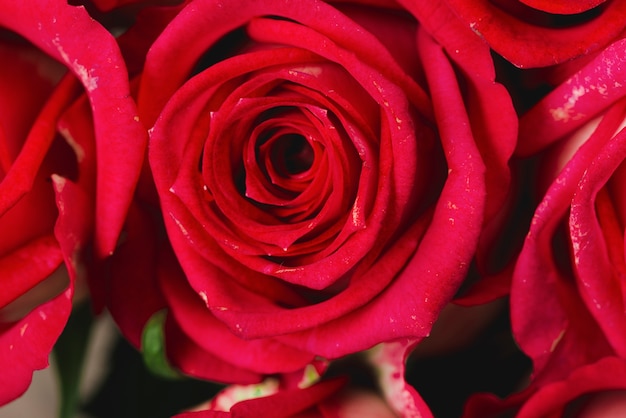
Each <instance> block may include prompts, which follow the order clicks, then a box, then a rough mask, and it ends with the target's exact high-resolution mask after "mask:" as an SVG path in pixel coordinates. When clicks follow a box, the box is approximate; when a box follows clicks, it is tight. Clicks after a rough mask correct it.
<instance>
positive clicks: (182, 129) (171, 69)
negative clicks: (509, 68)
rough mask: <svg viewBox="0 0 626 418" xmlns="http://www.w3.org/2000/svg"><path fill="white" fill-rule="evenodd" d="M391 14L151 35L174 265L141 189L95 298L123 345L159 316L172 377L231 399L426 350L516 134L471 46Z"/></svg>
mask: <svg viewBox="0 0 626 418" xmlns="http://www.w3.org/2000/svg"><path fill="white" fill-rule="evenodd" d="M368 3H371V2H368ZM374 3H375V2H374ZM407 3H410V4H407V5H406V6H403V7H395V8H393V9H389V8H387V7H384V6H383V5H382V4H378V5H365V4H359V3H358V2H357V3H354V4H342V5H341V6H337V7H335V6H333V5H329V4H327V3H325V2H319V1H314V0H307V1H299V2H297V3H285V2H282V1H274V0H262V1H255V2H246V1H229V2H215V1H195V2H192V3H190V4H188V5H187V6H185V7H184V8H183V9H182V10H181V11H180V13H178V14H177V15H176V17H174V18H173V20H172V21H171V22H170V23H169V25H168V26H167V27H166V28H165V29H164V30H163V32H162V33H161V34H160V35H159V36H158V38H157V39H156V41H155V42H154V43H153V44H152V45H151V47H150V51H149V53H148V54H147V56H146V59H145V66H144V67H143V70H142V71H141V73H140V75H139V79H138V80H137V83H138V105H139V111H140V116H141V118H142V120H143V121H144V123H146V126H148V127H149V128H150V144H149V164H150V170H151V173H152V176H153V177H154V182H155V184H156V190H157V193H158V198H159V201H160V212H161V214H162V217H163V221H164V223H165V227H166V231H167V236H168V238H169V241H170V242H171V247H172V248H171V249H170V248H169V245H170V244H168V243H167V242H166V241H165V240H164V239H163V235H160V232H159V230H158V229H155V227H154V226H153V225H154V224H153V223H152V222H153V220H152V219H150V218H149V217H148V216H154V222H156V223H158V222H159V220H158V214H159V212H157V211H156V210H155V207H156V203H157V202H156V201H155V198H154V196H152V195H151V192H150V188H149V187H147V184H148V182H147V181H146V182H145V183H144V182H142V183H141V186H140V188H139V192H138V195H137V200H136V201H135V205H134V206H133V209H132V210H131V213H130V217H129V222H128V223H127V234H126V235H125V239H124V242H123V243H122V244H121V246H120V248H119V249H118V252H117V254H116V255H115V256H114V259H113V260H112V262H113V263H112V274H111V278H110V283H109V290H108V291H109V296H108V299H109V302H108V303H109V307H110V309H111V312H112V313H113V316H114V317H115V319H116V321H117V322H118V323H119V325H120V328H121V329H122V330H123V332H124V333H125V335H126V336H127V337H128V338H129V339H130V340H131V342H133V343H134V344H135V345H136V346H139V345H140V339H141V332H142V330H143V327H144V325H145V323H146V321H147V320H148V318H150V317H151V316H152V315H153V314H154V313H155V312H156V311H158V310H161V309H164V308H166V309H167V310H168V315H167V319H166V321H165V331H166V332H165V338H166V344H165V346H166V351H167V354H168V357H169V358H170V360H171V361H172V362H173V364H174V365H175V366H177V367H178V368H180V369H181V370H183V371H184V372H186V373H189V374H192V375H196V376H201V377H204V378H210V379H215V380H222V381H229V382H242V381H243V382H248V381H258V380H259V379H260V378H261V377H260V376H261V375H263V374H271V373H287V372H292V371H295V370H299V369H301V368H302V367H304V366H305V365H306V364H308V363H310V362H312V361H314V360H315V359H318V358H319V357H322V358H326V359H334V358H337V357H340V356H343V355H346V354H348V353H352V352H355V351H359V350H363V349H367V348H369V347H371V346H373V345H375V344H377V343H379V342H382V341H387V340H394V339H398V338H403V337H411V338H422V337H425V336H427V335H428V334H429V332H430V329H431V326H432V324H433V322H434V321H435V319H436V318H437V316H438V314H439V312H440V311H441V309H442V308H443V307H444V306H445V305H446V304H447V303H448V302H449V301H450V299H451V298H452V297H453V295H454V294H455V292H456V291H457V290H458V288H459V285H460V283H461V281H462V280H463V279H464V277H465V274H466V272H467V269H468V266H469V264H470V262H471V261H472V258H473V257H474V254H475V252H476V248H477V245H478V241H479V238H480V236H481V233H482V231H483V226H484V224H487V223H489V222H490V221H491V219H492V217H493V216H494V215H495V214H496V213H497V212H498V211H499V209H500V205H501V203H502V201H503V200H504V198H505V195H506V193H507V191H508V189H507V188H508V178H509V173H508V166H507V161H508V158H509V156H510V154H511V152H512V150H513V147H514V140H515V128H516V117H515V114H514V112H513V110H512V107H511V103H510V99H509V97H508V95H507V93H506V91H505V90H504V89H503V88H502V86H500V85H498V84H496V83H495V82H494V77H495V74H494V71H493V64H492V61H491V58H490V55H489V50H488V48H487V47H486V45H484V44H483V43H482V42H480V41H479V40H478V39H476V38H474V37H472V36H470V35H471V34H470V33H469V31H468V29H466V28H464V27H462V26H459V22H458V21H457V20H455V19H454V18H453V16H451V15H450V13H449V12H448V11H447V10H446V9H440V8H436V7H434V6H428V5H415V4H413V2H407ZM161 21H164V20H161ZM142 22H143V23H142ZM149 23H150V22H149V21H146V20H145V19H144V20H141V19H140V20H139V23H138V26H135V27H134V28H131V30H130V31H129V33H130V34H132V36H137V38H135V41H134V42H128V45H133V46H136V45H139V44H141V40H142V38H141V36H142V34H144V36H149V35H145V34H149V33H150V30H149V29H150V28H149V26H148V25H147V24H149ZM141 24H145V26H141ZM129 36H130V35H129ZM137 39H138V40H137ZM181 45H184V48H181ZM130 55H131V54H128V53H127V56H130ZM496 114H497V115H498V116H497V118H496V117H495V116H494V115H496ZM483 158H485V159H487V160H488V161H489V166H488V167H487V168H486V169H485V166H484V163H483ZM486 192H487V193H488V196H489V199H487V198H486ZM179 264H180V266H179Z"/></svg>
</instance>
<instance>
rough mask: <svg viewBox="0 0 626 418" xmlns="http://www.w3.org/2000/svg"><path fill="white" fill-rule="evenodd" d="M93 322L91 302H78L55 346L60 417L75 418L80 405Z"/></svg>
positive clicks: (54, 354)
mask: <svg viewBox="0 0 626 418" xmlns="http://www.w3.org/2000/svg"><path fill="white" fill-rule="evenodd" d="M92 323H93V315H92V312H91V305H90V304H89V303H88V302H85V303H82V304H79V305H76V306H75V307H74V309H73V310H72V314H71V315H70V317H69V319H68V321H67V325H66V326H65V329H64V330H63V333H62V334H61V336H60V337H59V339H58V340H57V342H56V344H55V346H54V350H53V356H54V358H55V364H56V369H57V373H58V376H59V383H60V385H61V405H60V410H59V418H72V417H74V416H75V414H76V410H77V409H78V404H79V391H78V389H79V386H80V380H81V377H82V370H83V363H84V360H85V353H86V351H87V343H88V341H89V335H90V333H91V325H92Z"/></svg>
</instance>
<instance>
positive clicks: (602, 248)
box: [510, 40, 626, 416]
mask: <svg viewBox="0 0 626 418" xmlns="http://www.w3.org/2000/svg"><path fill="white" fill-rule="evenodd" d="M624 42H625V41H624V40H620V41H618V42H616V43H615V44H613V45H611V46H610V47H608V48H607V49H606V50H604V51H602V53H601V54H599V55H598V56H597V57H596V58H595V59H594V60H593V61H591V62H590V63H589V64H588V65H587V66H585V67H584V68H583V69H582V70H581V71H580V72H578V73H576V74H575V75H573V76H572V77H571V78H570V79H568V80H567V81H566V82H564V83H563V84H562V85H560V86H558V87H557V88H556V89H555V90H553V91H552V92H550V94H548V95H547V96H546V97H545V98H544V99H542V100H541V101H540V102H539V103H538V104H537V105H536V106H535V107H533V108H532V109H531V110H530V111H529V112H528V113H526V114H525V115H523V116H522V118H521V120H520V138H519V147H518V152H519V153H520V154H522V155H524V154H526V153H530V152H534V153H538V154H537V155H536V157H535V158H536V160H535V165H536V168H537V175H536V177H537V184H535V188H534V191H535V193H536V194H537V195H538V196H539V203H538V205H537V208H536V210H535V215H534V218H533V220H532V223H531V226H530V230H529V233H528V235H527V237H526V240H525V243H524V246H523V248H522V251H521V253H520V255H519V258H518V260H517V264H516V267H515V271H514V274H513V280H512V286H511V295H510V303H511V320H512V328H513V333H514V336H515V339H516V341H517V342H518V344H519V346H520V348H521V349H522V350H523V351H524V352H525V353H526V354H527V355H528V356H529V357H530V358H531V359H532V360H533V366H534V371H533V376H532V378H531V381H530V386H529V387H530V388H534V389H533V390H540V391H541V390H543V388H544V387H546V388H547V387H549V385H553V384H555V382H560V381H564V380H567V379H569V378H570V376H573V373H574V372H573V371H574V370H578V369H585V368H586V367H588V366H589V367H591V366H590V365H592V364H595V363H596V362H598V361H600V360H601V359H602V358H605V357H617V358H619V359H620V360H621V361H623V359H624V358H626V315H625V313H624V312H625V310H624V295H625V294H626V292H625V289H624V280H623V275H624V272H625V271H626V270H625V263H624V225H625V223H624V222H625V220H626V218H625V213H626V212H625V209H626V206H625V201H624V193H623V184H622V182H623V181H624V173H625V171H624V168H625V166H624V161H625V160H626V131H625V130H624V127H625V126H626V123H625V121H626V107H625V102H624V88H623V86H622V83H623V80H624V73H623V65H621V64H622V63H623V62H624V58H625V56H624ZM590 370H591V369H590ZM602 370H605V371H604V372H602V373H605V374H604V375H602V374H600V375H601V376H603V377H602V379H606V381H607V382H608V381H609V380H610V379H608V376H609V373H607V372H606V369H602ZM622 379H623V378H622ZM622 381H623V380H622ZM615 382H616V381H615V380H613V384H615ZM617 382H619V380H617ZM618 388H620V389H621V388H623V387H622V386H619V387H618ZM605 389H608V387H607V388H605ZM528 390H531V389H528ZM598 390H600V389H598ZM529 408H530V407H529ZM531 415H532V414H531ZM529 416H530V415H529Z"/></svg>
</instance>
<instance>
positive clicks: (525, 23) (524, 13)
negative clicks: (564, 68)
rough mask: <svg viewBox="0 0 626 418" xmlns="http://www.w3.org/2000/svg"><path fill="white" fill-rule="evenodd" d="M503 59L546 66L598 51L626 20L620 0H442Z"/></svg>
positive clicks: (525, 65) (608, 41)
mask: <svg viewBox="0 0 626 418" xmlns="http://www.w3.org/2000/svg"><path fill="white" fill-rule="evenodd" d="M445 3H447V4H448V6H449V7H450V8H451V9H452V10H454V12H455V14H456V15H457V16H458V17H459V18H460V19H461V20H463V21H464V22H465V24H466V25H467V26H468V27H470V28H471V29H472V30H473V31H474V32H475V33H476V35H478V36H480V37H481V38H484V39H485V41H487V43H488V44H489V45H490V46H491V47H492V48H493V49H494V50H495V51H496V52H497V53H498V54H500V55H502V56H503V57H504V58H505V59H507V60H508V61H510V62H512V63H513V64H515V65H517V66H519V67H521V68H529V67H545V66H548V65H554V64H558V63H561V62H564V61H568V60H571V59H573V58H576V57H579V56H583V55H586V54H589V53H591V52H593V51H597V50H601V49H602V48H604V47H606V46H607V45H608V44H610V43H611V42H612V41H614V40H615V39H617V38H618V36H619V34H620V33H621V32H622V31H623V30H624V24H625V22H626V20H625V18H626V2H624V1H622V0H617V1H606V0H585V1H562V0H558V1H550V0H503V1H491V0H445Z"/></svg>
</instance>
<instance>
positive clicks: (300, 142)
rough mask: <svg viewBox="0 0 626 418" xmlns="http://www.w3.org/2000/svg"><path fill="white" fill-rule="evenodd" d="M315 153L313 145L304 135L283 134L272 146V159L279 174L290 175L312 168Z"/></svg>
mask: <svg viewBox="0 0 626 418" xmlns="http://www.w3.org/2000/svg"><path fill="white" fill-rule="evenodd" d="M313 154H314V152H313V147H311V144H309V141H307V140H306V138H305V137H304V136H302V135H297V134H289V135H282V136H281V137H280V138H278V140H277V141H276V142H275V143H274V144H273V146H272V149H271V152H270V161H271V162H272V165H273V166H274V169H275V170H276V172H277V173H278V174H280V175H281V176H283V177H290V176H293V175H297V174H300V173H303V172H305V171H307V170H308V169H310V168H311V166H312V165H313V158H314V155H313Z"/></svg>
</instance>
